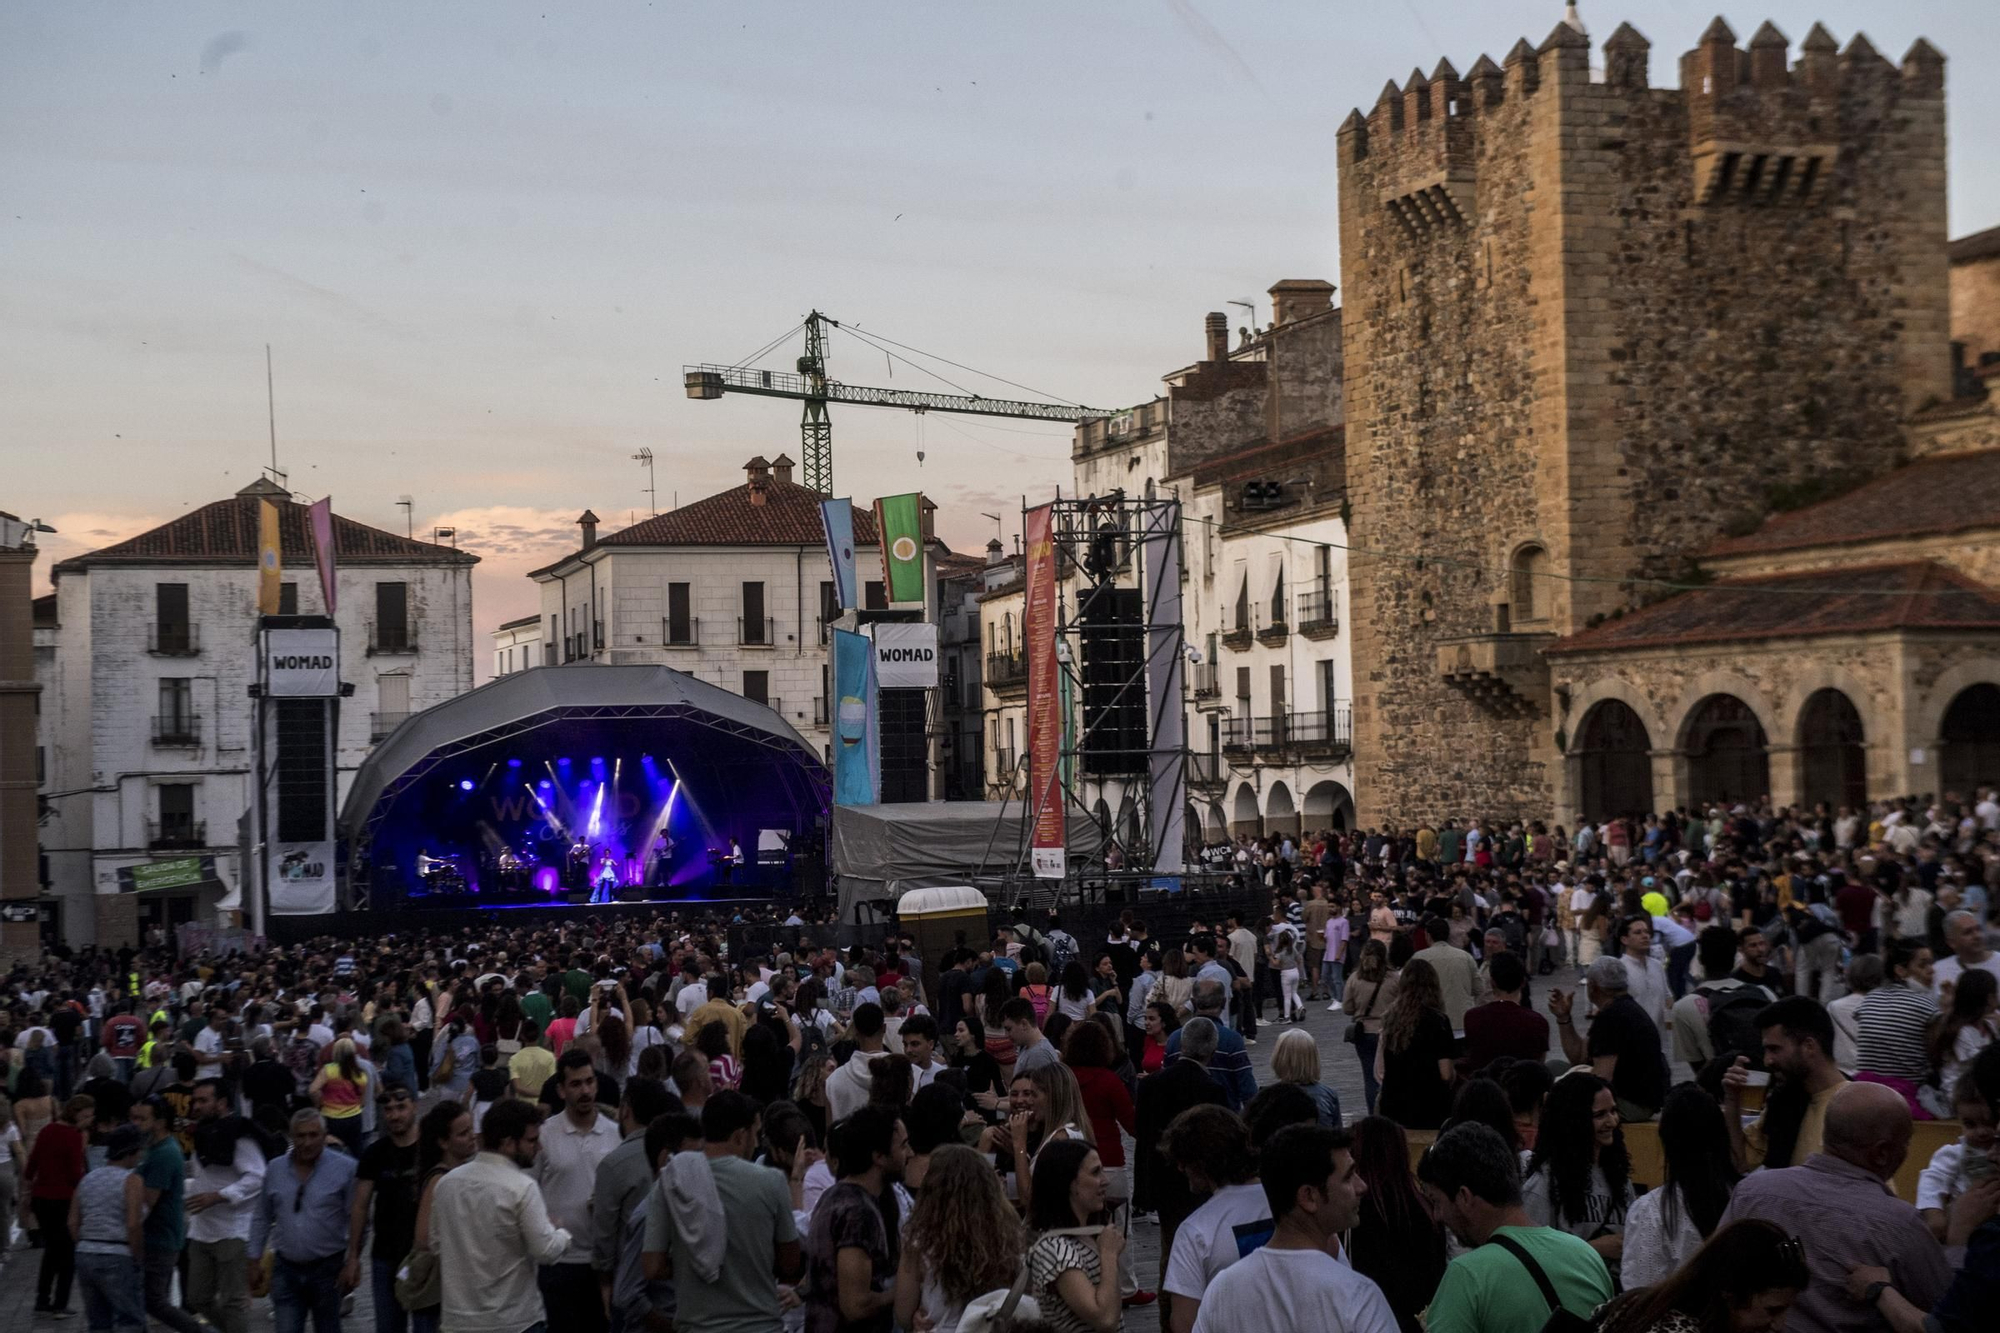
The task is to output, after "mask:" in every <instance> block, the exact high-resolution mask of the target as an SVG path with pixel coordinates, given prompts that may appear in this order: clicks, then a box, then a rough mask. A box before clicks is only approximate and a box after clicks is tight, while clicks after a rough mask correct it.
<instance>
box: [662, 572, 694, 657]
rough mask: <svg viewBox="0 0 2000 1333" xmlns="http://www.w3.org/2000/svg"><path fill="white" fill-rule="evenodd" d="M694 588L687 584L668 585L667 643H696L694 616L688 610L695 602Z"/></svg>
mask: <svg viewBox="0 0 2000 1333" xmlns="http://www.w3.org/2000/svg"><path fill="white" fill-rule="evenodd" d="M691 591H692V587H691V585H689V584H686V583H669V584H668V585H667V642H668V643H693V642H694V615H693V613H692V612H691V611H690V610H689V609H688V607H689V603H690V602H691V601H692V600H693V598H692V597H691V596H690V593H691Z"/></svg>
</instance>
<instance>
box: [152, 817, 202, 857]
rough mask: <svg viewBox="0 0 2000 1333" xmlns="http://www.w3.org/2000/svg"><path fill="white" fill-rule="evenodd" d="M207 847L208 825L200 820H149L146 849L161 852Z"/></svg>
mask: <svg viewBox="0 0 2000 1333" xmlns="http://www.w3.org/2000/svg"><path fill="white" fill-rule="evenodd" d="M206 846H208V823H207V821H206V820H200V819H165V820H161V819H149V820H147V821H146V847H147V848H148V850H151V851H156V852H163V851H171V850H175V849H179V848H188V847H206Z"/></svg>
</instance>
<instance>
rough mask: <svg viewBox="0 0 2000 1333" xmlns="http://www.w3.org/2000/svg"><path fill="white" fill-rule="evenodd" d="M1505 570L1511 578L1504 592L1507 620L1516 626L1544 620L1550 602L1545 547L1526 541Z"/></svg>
mask: <svg viewBox="0 0 2000 1333" xmlns="http://www.w3.org/2000/svg"><path fill="white" fill-rule="evenodd" d="M1507 568H1508V572H1509V574H1510V575H1511V578H1510V579H1509V581H1508V589H1507V596H1508V605H1509V608H1510V610H1509V618H1510V619H1511V620H1512V621H1513V623H1515V624H1517V625H1520V624H1527V623H1529V622H1532V621H1541V620H1547V619H1548V618H1549V611H1550V609H1551V608H1550V602H1551V601H1552V600H1553V598H1552V597H1551V596H1550V591H1551V589H1550V584H1549V573H1550V565H1549V551H1548V548H1547V547H1545V546H1543V545H1542V544H1541V543H1539V542H1529V543H1528V544H1527V545H1525V546H1522V547H1521V548H1520V549H1518V550H1516V551H1515V552H1514V555H1513V558H1512V559H1511V560H1509V561H1508V562H1507Z"/></svg>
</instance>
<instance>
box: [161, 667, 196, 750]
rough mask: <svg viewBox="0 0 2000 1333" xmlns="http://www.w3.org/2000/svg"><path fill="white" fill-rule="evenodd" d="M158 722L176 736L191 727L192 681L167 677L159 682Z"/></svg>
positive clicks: (192, 709)
mask: <svg viewBox="0 0 2000 1333" xmlns="http://www.w3.org/2000/svg"><path fill="white" fill-rule="evenodd" d="M160 722H161V725H162V727H163V729H170V734H172V735H176V736H185V735H187V734H188V732H189V731H190V730H191V729H192V728H193V726H194V682H193V681H191V680H188V679H185V678H179V679H176V678H172V677H169V678H167V679H165V680H162V681H161V682H160Z"/></svg>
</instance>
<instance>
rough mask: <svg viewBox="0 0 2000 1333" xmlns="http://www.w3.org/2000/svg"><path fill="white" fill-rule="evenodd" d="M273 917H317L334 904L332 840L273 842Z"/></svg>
mask: <svg viewBox="0 0 2000 1333" xmlns="http://www.w3.org/2000/svg"><path fill="white" fill-rule="evenodd" d="M270 857H271V863H270V885H271V915H272V916H317V915H319V914H320V913H322V912H331V911H332V910H333V909H334V906H335V894H334V864H333V843H332V842H331V841H314V842H273V843H272V844H271V847H270Z"/></svg>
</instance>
